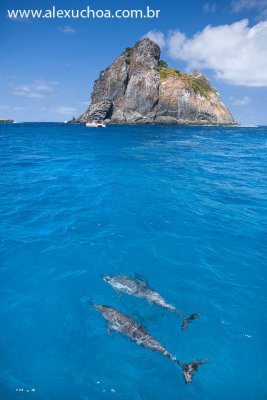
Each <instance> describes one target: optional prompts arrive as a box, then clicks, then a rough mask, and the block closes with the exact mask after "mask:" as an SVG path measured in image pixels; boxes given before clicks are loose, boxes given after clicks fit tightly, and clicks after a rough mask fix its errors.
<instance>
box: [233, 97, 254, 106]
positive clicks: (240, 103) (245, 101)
mask: <svg viewBox="0 0 267 400" xmlns="http://www.w3.org/2000/svg"><path fill="white" fill-rule="evenodd" d="M229 100H232V104H233V106H246V105H248V104H250V103H251V98H250V97H248V96H244V97H242V98H241V99H234V98H233V97H230V98H229Z"/></svg>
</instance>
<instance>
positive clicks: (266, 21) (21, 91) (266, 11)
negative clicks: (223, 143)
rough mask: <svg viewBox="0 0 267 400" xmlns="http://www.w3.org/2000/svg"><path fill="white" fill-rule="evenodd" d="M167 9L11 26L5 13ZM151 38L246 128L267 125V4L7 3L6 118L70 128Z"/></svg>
mask: <svg viewBox="0 0 267 400" xmlns="http://www.w3.org/2000/svg"><path fill="white" fill-rule="evenodd" d="M53 5H56V6H57V7H58V8H66V9H69V8H73V9H77V8H78V9H82V8H85V7H86V6H87V5H90V6H91V7H93V8H95V9H107V8H110V9H119V8H124V9H133V8H136V9H142V8H145V7H146V6H147V5H149V6H150V7H151V8H154V9H160V10H161V13H160V18H159V19H158V20H156V19H151V20H148V19H145V20H144V19H143V20H141V19H138V20H130V19H128V20H118V19H113V20H103V19H102V20H99V19H98V20H92V19H91V20H86V19H84V20H82V19H78V20H73V19H72V20H70V19H68V20H66V19H54V20H47V19H46V20H37V19H35V20H11V19H8V18H7V15H6V10H7V9H12V8H15V9H17V8H21V9H23V8H24V9H31V8H33V9H36V8H38V9H49V8H51V7H52V6H53ZM145 35H149V36H150V37H152V38H155V40H158V41H159V42H160V43H161V45H162V58H163V59H164V60H166V61H167V62H168V63H169V64H170V65H171V66H173V67H175V68H178V69H180V70H184V71H191V70H192V69H199V70H201V71H202V72H204V73H206V74H207V76H208V77H209V79H210V80H211V81H212V83H213V85H214V86H216V87H217V88H218V89H219V91H220V93H221V97H222V100H223V101H224V103H225V104H226V105H227V106H228V107H229V109H230V110H231V112H232V113H233V115H234V116H235V118H236V120H238V121H239V122H241V123H242V124H249V125H250V124H251V125H254V124H255V125H257V124H261V125H267V112H266V104H267V44H266V43H267V0H224V1H222V0H217V1H216V0H215V1H212V0H211V1H205V0H204V1H200V0H186V1H184V0H180V1H179V0H175V1H163V0H147V1H144V0H93V1H91V2H90V1H88V2H87V1H80V0H64V1H63V0H49V1H48V0H46V1H44V0H33V1H32V0H24V1H22V0H4V1H3V0H2V2H1V6H0V38H1V39H0V40H1V41H0V44H1V54H2V57H1V67H0V118H1V117H2V118H13V119H15V120H16V121H64V120H67V119H69V118H71V117H72V116H77V115H79V114H80V113H82V112H83V111H85V109H86V107H87V105H88V103H89V100H90V94H91V90H92V85H93V82H94V80H95V79H96V78H97V76H98V74H99V72H100V70H102V69H104V68H105V67H106V66H108V65H109V64H110V63H111V62H112V61H113V60H114V59H115V58H116V57H117V56H118V55H119V54H120V53H121V52H122V51H123V50H124V49H125V48H126V47H128V46H132V45H133V44H134V43H135V42H136V41H137V40H139V39H140V38H142V37H143V36H145Z"/></svg>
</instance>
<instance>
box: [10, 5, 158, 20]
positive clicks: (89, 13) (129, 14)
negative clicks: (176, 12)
mask: <svg viewBox="0 0 267 400" xmlns="http://www.w3.org/2000/svg"><path fill="white" fill-rule="evenodd" d="M7 16H8V18H10V19H115V18H116V19H138V18H139V19H146V18H147V19H158V18H159V16H160V10H154V9H152V8H150V7H149V6H147V7H145V8H144V9H138V10H133V9H132V10H126V9H118V10H114V11H112V10H108V9H107V10H104V9H98V10H95V9H93V8H91V7H90V6H87V7H86V8H84V9H71V10H69V9H59V8H57V7H56V6H53V7H51V8H50V9H46V10H40V9H31V10H26V9H12V10H7Z"/></svg>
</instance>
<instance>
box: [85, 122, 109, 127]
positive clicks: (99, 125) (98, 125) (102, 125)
mask: <svg viewBox="0 0 267 400" xmlns="http://www.w3.org/2000/svg"><path fill="white" fill-rule="evenodd" d="M85 126H86V127H87V128H106V124H104V122H103V121H90V122H86V124H85Z"/></svg>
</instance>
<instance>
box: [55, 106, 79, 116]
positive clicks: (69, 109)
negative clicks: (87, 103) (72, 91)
mask: <svg viewBox="0 0 267 400" xmlns="http://www.w3.org/2000/svg"><path fill="white" fill-rule="evenodd" d="M53 112H55V113H57V114H63V115H73V114H75V112H76V108H72V107H64V106H60V107H57V108H56V109H55V110H53Z"/></svg>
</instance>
